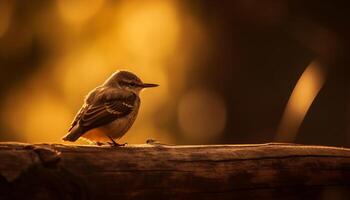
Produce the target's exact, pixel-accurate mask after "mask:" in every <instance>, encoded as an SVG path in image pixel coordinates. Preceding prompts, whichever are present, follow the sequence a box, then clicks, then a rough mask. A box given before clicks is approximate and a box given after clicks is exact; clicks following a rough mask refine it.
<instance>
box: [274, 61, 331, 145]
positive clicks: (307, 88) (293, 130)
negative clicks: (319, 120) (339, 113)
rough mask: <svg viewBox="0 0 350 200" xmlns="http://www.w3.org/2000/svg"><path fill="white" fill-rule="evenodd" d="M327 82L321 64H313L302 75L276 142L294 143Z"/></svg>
mask: <svg viewBox="0 0 350 200" xmlns="http://www.w3.org/2000/svg"><path fill="white" fill-rule="evenodd" d="M324 81H325V77H324V74H323V72H322V69H321V66H320V63H319V62H317V61H314V62H312V63H311V64H310V65H309V66H308V67H307V68H306V70H305V71H304V73H303V74H302V75H301V77H300V79H299V80H298V82H297V84H296V86H295V88H294V90H293V92H292V95H291V97H290V99H289V101H288V104H287V107H286V109H285V111H284V114H283V117H282V121H281V124H280V127H279V130H278V132H277V136H276V140H278V141H283V142H293V141H294V139H295V136H296V134H297V132H298V129H299V127H300V125H301V123H302V121H303V119H304V117H305V115H306V113H307V111H308V109H309V108H310V106H311V104H312V102H313V101H314V99H315V98H316V96H317V94H318V92H319V91H320V89H321V88H322V86H323V84H324Z"/></svg>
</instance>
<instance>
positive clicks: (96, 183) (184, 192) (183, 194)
mask: <svg viewBox="0 0 350 200" xmlns="http://www.w3.org/2000/svg"><path fill="white" fill-rule="evenodd" d="M349 184H350V149H345V148H335V147H324V146H303V145H295V144H257V145H208V146H207V145H203V146H161V145H155V146H153V145H136V146H126V147H114V148H112V147H107V146H103V147H97V146H68V145H60V144H35V145H30V144H22V143H0V199H20V198H22V199H148V198H155V199H300V198H303V199H323V198H325V196H326V197H327V195H328V196H329V195H338V197H339V195H340V196H345V197H349V196H350V190H349V189H350V187H349Z"/></svg>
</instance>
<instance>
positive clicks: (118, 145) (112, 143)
mask: <svg viewBox="0 0 350 200" xmlns="http://www.w3.org/2000/svg"><path fill="white" fill-rule="evenodd" d="M107 143H108V144H109V145H111V147H125V146H126V145H128V143H123V144H119V143H116V142H107Z"/></svg>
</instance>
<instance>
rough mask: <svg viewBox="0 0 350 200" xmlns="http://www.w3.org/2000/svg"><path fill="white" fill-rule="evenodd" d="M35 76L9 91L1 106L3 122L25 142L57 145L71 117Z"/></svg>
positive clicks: (65, 108)
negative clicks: (10, 93) (5, 121)
mask: <svg viewBox="0 0 350 200" xmlns="http://www.w3.org/2000/svg"><path fill="white" fill-rule="evenodd" d="M45 81H46V80H45V79H43V77H41V76H40V75H39V76H35V77H33V79H31V80H29V81H28V82H26V84H25V86H23V85H22V86H21V87H18V88H15V89H13V92H12V95H10V96H8V98H7V99H6V101H5V103H4V105H3V106H2V109H3V111H4V112H3V114H4V115H5V116H6V117H4V119H6V120H7V123H8V124H9V125H10V127H11V129H13V130H15V132H17V133H20V134H21V135H20V137H21V138H22V139H24V140H25V141H27V142H57V141H59V139H60V138H61V137H62V133H65V132H66V131H67V127H65V125H67V124H69V123H70V121H71V118H72V117H73V115H72V113H71V112H70V111H69V109H68V108H67V107H66V106H65V105H64V104H62V102H61V101H60V100H59V99H58V98H56V95H55V94H53V92H52V91H50V88H49V87H47V83H46V82H45Z"/></svg>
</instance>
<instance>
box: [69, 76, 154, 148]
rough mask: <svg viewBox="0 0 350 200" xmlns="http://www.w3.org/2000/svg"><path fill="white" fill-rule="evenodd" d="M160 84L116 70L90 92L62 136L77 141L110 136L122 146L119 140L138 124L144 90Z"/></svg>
mask: <svg viewBox="0 0 350 200" xmlns="http://www.w3.org/2000/svg"><path fill="white" fill-rule="evenodd" d="M156 86H158V85H157V84H151V83H143V82H142V81H141V80H140V79H139V78H138V77H137V76H136V75H135V74H133V73H131V72H128V71H117V72H115V73H114V74H112V75H111V76H110V77H109V78H108V79H107V80H106V81H105V82H104V83H103V84H102V85H100V86H98V87H96V88H95V89H93V90H92V91H90V92H89V94H88V95H87V96H86V98H85V102H84V104H83V106H82V107H81V109H80V110H79V112H78V113H77V115H76V116H75V118H74V120H73V122H72V125H71V127H70V129H69V131H68V133H67V134H66V135H65V136H64V137H63V138H62V139H63V140H65V141H71V142H74V141H76V140H77V139H78V138H80V137H82V138H85V139H87V140H89V141H93V142H95V143H97V144H100V142H103V141H106V139H107V141H108V140H110V141H111V143H110V144H112V145H113V146H121V145H120V144H118V143H117V142H115V139H119V138H121V137H122V136H123V135H124V134H125V133H126V132H127V131H128V130H129V128H130V127H131V126H132V124H133V123H134V121H135V119H136V116H137V113H138V110H139V107H140V97H139V93H140V91H141V90H142V89H144V88H148V87H156Z"/></svg>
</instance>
